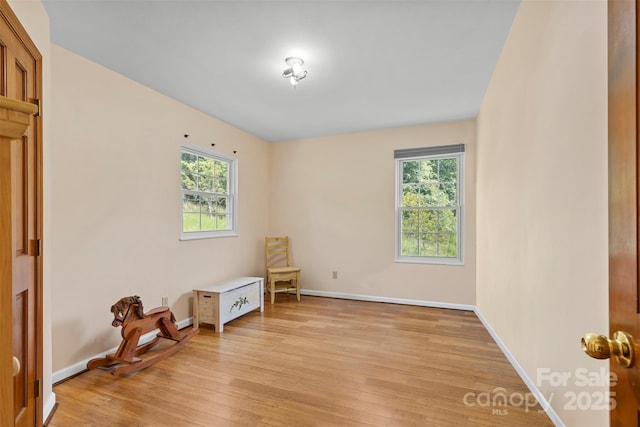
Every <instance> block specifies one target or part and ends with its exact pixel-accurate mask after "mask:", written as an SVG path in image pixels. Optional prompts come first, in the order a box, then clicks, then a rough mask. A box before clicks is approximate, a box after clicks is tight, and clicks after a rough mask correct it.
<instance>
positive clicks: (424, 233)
mask: <svg viewBox="0 0 640 427" xmlns="http://www.w3.org/2000/svg"><path fill="white" fill-rule="evenodd" d="M458 160H459V157H446V158H419V159H407V160H401V161H400V164H399V167H401V173H402V183H401V191H402V194H401V196H402V198H401V205H400V206H399V215H400V219H399V221H400V256H403V257H438V258H458V255H459V254H458V250H459V249H458V241H459V239H458V231H459V230H458V224H459V221H458V220H459V218H458V215H459V208H460V197H459V189H458V182H459V179H458V167H459V161H458Z"/></svg>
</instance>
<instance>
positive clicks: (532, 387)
mask: <svg viewBox="0 0 640 427" xmlns="http://www.w3.org/2000/svg"><path fill="white" fill-rule="evenodd" d="M473 311H474V312H475V313H476V316H478V319H480V322H482V324H483V325H484V327H485V329H486V330H487V331H488V332H489V334H490V335H491V337H492V338H493V340H494V341H495V342H496V344H498V347H500V350H502V353H503V354H504V355H505V357H506V358H507V360H509V363H511V366H513V369H515V370H516V372H517V373H518V375H520V378H522V381H524V383H525V385H526V386H527V387H528V388H529V391H531V393H532V394H533V395H534V396H535V398H536V399H537V400H538V403H540V406H541V407H542V409H543V410H544V412H545V413H546V414H547V416H548V417H549V418H550V419H551V422H553V424H555V425H556V427H565V425H564V423H563V422H562V419H561V418H560V417H559V416H558V414H557V413H556V411H554V410H553V408H552V407H551V403H550V402H549V401H547V399H546V398H545V397H544V395H543V394H542V393H541V392H540V390H539V389H538V387H537V386H536V383H535V382H534V381H533V380H532V379H531V378H530V377H529V375H527V373H526V372H525V370H524V369H523V368H522V366H520V364H519V363H518V361H517V360H516V358H515V357H514V356H513V354H511V352H510V351H509V349H508V348H507V346H506V345H505V344H504V342H502V340H501V339H500V336H499V335H498V334H497V332H496V331H494V330H493V328H492V327H491V325H490V324H489V322H487V319H485V318H484V316H483V315H482V313H480V310H478V308H477V307H476V308H475V309H474V310H473Z"/></svg>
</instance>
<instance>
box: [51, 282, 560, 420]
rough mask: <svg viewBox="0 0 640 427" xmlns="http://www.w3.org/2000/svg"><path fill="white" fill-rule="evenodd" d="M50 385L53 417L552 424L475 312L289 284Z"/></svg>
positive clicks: (61, 418) (80, 418)
mask: <svg viewBox="0 0 640 427" xmlns="http://www.w3.org/2000/svg"><path fill="white" fill-rule="evenodd" d="M116 333H119V330H118V331H116V330H115V329H114V334H116ZM53 391H54V392H55V394H56V400H57V402H58V404H59V407H58V409H57V411H56V412H55V414H54V416H53V417H52V419H51V421H50V423H49V426H50V427H68V426H74V427H75V426H296V427H301V426H467V425H480V426H547V425H553V424H552V423H551V421H550V420H549V418H548V417H547V416H546V414H545V413H544V412H542V411H540V407H539V406H536V407H527V406H526V405H525V404H524V403H522V404H520V402H521V398H522V399H528V401H529V402H532V401H533V400H534V398H533V396H531V395H530V394H529V393H530V392H529V390H528V389H527V388H526V386H525V385H524V383H523V382H522V380H521V379H520V378H519V377H518V375H517V373H516V372H515V370H514V369H513V367H512V366H511V365H510V364H509V362H508V361H507V359H506V358H505V357H504V355H503V354H502V352H501V351H500V349H499V348H498V346H497V345H496V344H495V343H494V342H493V340H492V339H491V337H490V335H489V334H488V332H487V331H486V330H485V329H484V327H483V326H482V324H481V323H480V321H479V320H478V318H477V317H476V316H475V314H474V313H472V312H466V311H457V310H446V309H437V308H427V307H416V306H405V305H396V304H385V303H373V302H362V301H350V300H338V299H331V298H320V297H309V296H303V297H302V301H301V302H297V301H296V298H295V296H293V295H291V296H288V295H283V294H279V295H277V298H276V304H275V305H271V304H268V303H267V304H265V312H264V313H263V314H262V315H261V314H260V312H258V311H255V312H252V313H249V314H247V315H245V316H243V317H241V318H238V319H236V320H234V321H232V322H230V323H228V324H226V325H225V327H224V332H223V334H221V335H218V334H217V333H215V332H214V331H213V329H212V328H209V327H202V328H201V330H200V334H199V335H197V336H196V337H194V338H193V339H192V340H191V341H190V342H189V343H188V344H187V345H186V347H185V348H184V349H182V350H181V351H180V352H178V353H177V354H175V355H174V356H172V357H170V358H169V359H167V360H164V361H162V362H160V363H158V364H157V365H155V366H152V367H150V368H148V369H146V370H144V371H141V372H139V373H137V374H134V375H132V376H129V377H123V378H116V377H113V376H112V375H110V374H109V373H107V372H104V371H101V370H93V371H88V372H86V373H83V374H81V375H79V376H77V377H75V378H72V379H70V380H68V381H65V382H62V383H61V384H58V385H56V386H55V387H54V390H53ZM501 395H506V397H507V399H508V400H511V402H514V403H515V405H511V406H499V403H502V401H501V400H500V399H499V397H500V396H501ZM465 396H466V398H465ZM493 400H495V401H496V402H495V405H493V404H492V403H491V402H492V401H493Z"/></svg>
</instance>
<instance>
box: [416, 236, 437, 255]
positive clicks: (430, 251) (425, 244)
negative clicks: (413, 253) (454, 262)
mask: <svg viewBox="0 0 640 427" xmlns="http://www.w3.org/2000/svg"><path fill="white" fill-rule="evenodd" d="M437 253H438V235H437V234H434V233H420V256H436V254H437Z"/></svg>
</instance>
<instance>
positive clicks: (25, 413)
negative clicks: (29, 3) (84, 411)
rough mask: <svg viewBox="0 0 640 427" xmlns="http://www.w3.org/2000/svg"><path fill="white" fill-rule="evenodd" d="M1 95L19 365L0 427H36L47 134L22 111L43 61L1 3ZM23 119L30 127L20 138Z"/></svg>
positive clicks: (6, 344)
mask: <svg viewBox="0 0 640 427" xmlns="http://www.w3.org/2000/svg"><path fill="white" fill-rule="evenodd" d="M0 95H2V96H3V97H5V98H4V99H3V100H2V103H1V104H2V107H3V108H2V113H1V114H0V115H1V116H2V117H0V125H2V128H0V199H1V200H0V205H2V209H1V210H0V232H1V233H2V240H1V241H2V243H1V244H0V265H1V267H2V270H1V272H0V274H1V277H0V280H2V282H1V284H0V286H2V287H3V290H2V295H3V297H2V298H1V299H0V301H2V306H0V311H1V312H3V313H4V314H3V315H2V319H1V320H2V323H3V327H2V329H1V330H0V347H3V348H4V349H5V350H4V351H3V352H2V363H3V365H4V364H5V363H7V364H12V361H13V358H15V359H16V360H17V361H18V362H19V365H20V366H21V369H20V370H19V372H18V373H17V374H15V375H14V372H13V370H11V371H8V370H7V369H6V368H3V369H2V370H1V371H0V372H1V373H2V376H3V377H2V378H0V395H1V396H2V407H3V408H7V407H9V408H11V409H12V410H10V415H7V414H6V412H7V411H6V409H3V412H2V419H0V424H1V425H3V426H5V425H15V426H21V427H22V426H34V425H42V398H41V392H40V388H41V384H40V378H41V376H42V345H41V343H42V327H41V325H42V308H41V301H42V297H41V294H42V292H41V290H42V257H41V256H40V250H41V249H40V248H41V244H42V240H41V235H42V193H41V190H42V178H41V177H42V173H41V171H42V148H41V139H42V129H41V117H39V116H34V115H32V113H31V112H29V113H26V112H25V111H28V110H30V107H32V106H33V103H34V102H36V103H37V102H38V101H37V100H38V99H40V98H41V56H40V53H39V52H38V51H37V49H36V47H35V45H34V44H33V42H32V41H31V40H30V39H29V37H28V35H27V33H26V32H25V30H24V29H23V28H22V26H21V25H20V23H19V21H18V19H17V18H16V16H15V15H14V14H13V12H12V11H11V9H10V8H9V6H8V4H7V3H6V1H5V0H0ZM13 100H18V101H23V102H13V103H11V102H10V101H13ZM22 110H24V111H22ZM36 110H38V108H35V107H34V109H33V111H36ZM20 117H24V118H25V127H24V128H22V129H20V131H19V132H18V133H15V132H14V130H15V126H14V124H15V123H18V122H19V121H20ZM9 288H10V290H9ZM7 295H9V298H7V297H6V296H7ZM7 313H10V315H8V314H7ZM7 320H9V322H7ZM7 323H8V324H9V325H11V326H10V329H9V327H8V326H7ZM7 348H9V349H10V350H9V351H7V350H6V349H7ZM9 352H10V353H11V354H10V357H11V358H10V359H9V360H7V358H8V357H9V354H7V353H9ZM9 373H10V374H11V375H12V380H10V382H9V381H7V378H6V376H7V374H9ZM8 384H11V389H9V390H7V386H8ZM7 403H9V405H7ZM9 422H10V424H8V423H9Z"/></svg>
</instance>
